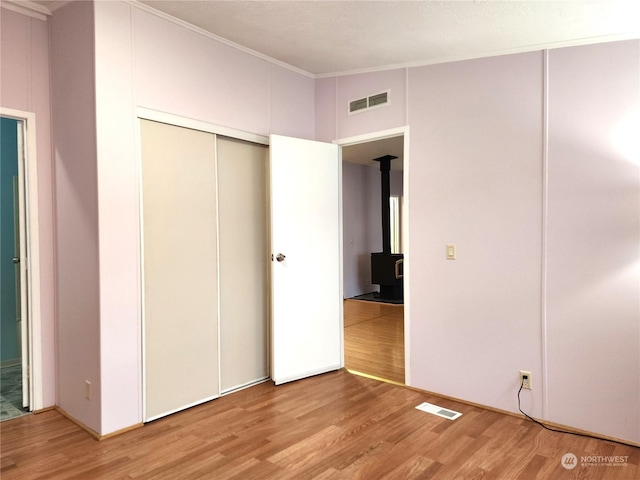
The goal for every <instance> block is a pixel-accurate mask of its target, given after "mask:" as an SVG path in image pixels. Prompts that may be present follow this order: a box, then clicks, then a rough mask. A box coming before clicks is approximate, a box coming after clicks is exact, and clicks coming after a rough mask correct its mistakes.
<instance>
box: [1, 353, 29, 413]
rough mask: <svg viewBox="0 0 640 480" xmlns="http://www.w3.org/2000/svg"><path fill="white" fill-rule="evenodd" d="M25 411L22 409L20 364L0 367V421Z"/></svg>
mask: <svg viewBox="0 0 640 480" xmlns="http://www.w3.org/2000/svg"><path fill="white" fill-rule="evenodd" d="M27 413H28V412H25V411H24V410H23V409H22V366H21V365H12V366H11V367H2V368H0V421H3V420H8V419H10V418H15V417H19V416H21V415H26V414H27Z"/></svg>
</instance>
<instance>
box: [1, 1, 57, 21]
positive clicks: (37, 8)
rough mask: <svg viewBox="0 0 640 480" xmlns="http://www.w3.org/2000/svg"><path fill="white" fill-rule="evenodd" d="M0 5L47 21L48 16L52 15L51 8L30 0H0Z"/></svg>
mask: <svg viewBox="0 0 640 480" xmlns="http://www.w3.org/2000/svg"><path fill="white" fill-rule="evenodd" d="M0 6H2V8H6V9H7V10H11V11H12V12H16V13H21V14H22V15H26V16H28V17H32V18H37V19H38V20H42V21H43V22H46V21H47V18H48V17H50V16H51V10H49V9H48V8H47V7H45V6H43V5H40V4H37V3H35V2H31V1H29V0H3V1H2V2H0Z"/></svg>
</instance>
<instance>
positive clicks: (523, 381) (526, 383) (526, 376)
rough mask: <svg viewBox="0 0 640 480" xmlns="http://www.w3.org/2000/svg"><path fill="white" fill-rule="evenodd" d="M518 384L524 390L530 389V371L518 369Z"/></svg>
mask: <svg viewBox="0 0 640 480" xmlns="http://www.w3.org/2000/svg"><path fill="white" fill-rule="evenodd" d="M520 385H522V388H524V389H525V390H531V389H532V383H531V372H526V371H524V370H520Z"/></svg>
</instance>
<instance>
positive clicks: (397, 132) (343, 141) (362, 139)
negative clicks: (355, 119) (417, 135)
mask: <svg viewBox="0 0 640 480" xmlns="http://www.w3.org/2000/svg"><path fill="white" fill-rule="evenodd" d="M408 131H409V127H396V128H390V129H388V130H381V131H379V132H374V133H364V134H362V135H354V136H353V137H345V138H339V139H337V140H334V141H333V143H335V144H337V145H340V146H341V147H347V146H349V145H357V144H358V143H367V142H370V141H372V140H384V139H385V138H393V137H400V136H402V135H405V134H406V133H408Z"/></svg>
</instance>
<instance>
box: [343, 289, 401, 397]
mask: <svg viewBox="0 0 640 480" xmlns="http://www.w3.org/2000/svg"><path fill="white" fill-rule="evenodd" d="M344 361H345V367H346V368H347V369H349V370H351V371H355V372H359V373H365V374H367V375H372V376H374V377H378V378H381V379H385V380H391V381H393V382H397V383H401V384H404V379H405V378H404V306H403V305H391V304H387V303H378V302H366V301H360V300H351V299H348V300H345V301H344Z"/></svg>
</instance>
